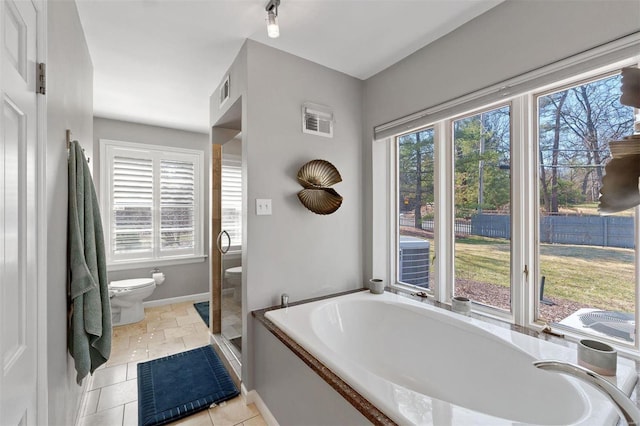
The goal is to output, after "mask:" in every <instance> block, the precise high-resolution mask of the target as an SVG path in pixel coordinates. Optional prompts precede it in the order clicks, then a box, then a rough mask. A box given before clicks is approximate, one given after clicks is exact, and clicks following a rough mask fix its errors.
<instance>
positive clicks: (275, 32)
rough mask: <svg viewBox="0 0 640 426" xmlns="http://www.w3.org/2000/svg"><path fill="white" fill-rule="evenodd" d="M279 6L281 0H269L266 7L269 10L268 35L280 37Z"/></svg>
mask: <svg viewBox="0 0 640 426" xmlns="http://www.w3.org/2000/svg"><path fill="white" fill-rule="evenodd" d="M278 6H280V0H269V3H267V6H266V7H265V8H264V9H265V10H266V11H267V35H268V36H269V37H270V38H278V37H280V26H278Z"/></svg>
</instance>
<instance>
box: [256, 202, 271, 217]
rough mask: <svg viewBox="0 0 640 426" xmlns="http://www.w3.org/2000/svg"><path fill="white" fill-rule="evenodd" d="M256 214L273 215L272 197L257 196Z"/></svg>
mask: <svg viewBox="0 0 640 426" xmlns="http://www.w3.org/2000/svg"><path fill="white" fill-rule="evenodd" d="M256 214H257V215H258V216H269V215H271V199H270V198H256Z"/></svg>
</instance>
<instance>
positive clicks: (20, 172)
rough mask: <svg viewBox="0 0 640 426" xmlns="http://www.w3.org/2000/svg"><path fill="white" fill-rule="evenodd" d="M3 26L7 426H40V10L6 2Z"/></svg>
mask: <svg viewBox="0 0 640 426" xmlns="http://www.w3.org/2000/svg"><path fill="white" fill-rule="evenodd" d="M0 22H1V24H2V25H1V26H0V28H2V31H0V40H1V42H0V49H1V50H0V64H1V72H0V77H1V80H0V83H1V85H0V103H1V107H2V114H1V115H0V129H2V130H1V131H0V139H1V142H2V145H1V148H0V165H1V171H0V200H1V202H2V209H0V321H1V323H0V362H1V366H2V368H1V370H0V371H1V372H2V375H1V376H0V424H3V425H19V424H35V423H36V383H37V380H36V378H37V377H36V370H37V355H36V354H37V330H36V321H37V309H36V307H37V293H36V290H37V285H38V284H37V280H38V270H37V267H38V265H37V255H36V254H37V247H36V242H37V221H36V208H37V203H36V200H37V198H36V197H37V189H38V188H37V187H36V173H37V170H36V167H37V152H36V147H37V123H38V116H37V95H36V93H35V81H36V25H37V10H36V8H35V6H34V5H33V4H32V2H31V1H28V0H19V1H14V0H4V1H2V2H0Z"/></svg>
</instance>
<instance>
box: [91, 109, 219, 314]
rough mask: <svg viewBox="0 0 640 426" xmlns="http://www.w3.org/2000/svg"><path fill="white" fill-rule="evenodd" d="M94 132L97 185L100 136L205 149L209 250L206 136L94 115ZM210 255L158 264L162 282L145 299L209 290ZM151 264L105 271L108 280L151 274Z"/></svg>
mask: <svg viewBox="0 0 640 426" xmlns="http://www.w3.org/2000/svg"><path fill="white" fill-rule="evenodd" d="M93 135H94V158H95V162H93V160H92V162H93V163H94V165H93V167H94V177H95V183H96V187H97V188H98V190H99V188H100V178H101V176H100V139H110V140H117V141H125V142H136V143H146V144H152V145H162V146H170V147H178V148H186V149H195V150H200V151H204V173H205V174H204V176H202V184H203V191H204V217H203V221H204V231H203V232H204V239H203V246H204V254H205V255H208V253H209V220H208V218H209V193H210V190H209V187H210V186H209V176H210V173H209V167H210V164H211V162H210V161H209V159H210V158H211V147H210V145H209V137H208V135H206V134H204V133H194V132H187V131H183V130H176V129H168V128H164V127H158V126H149V125H145V124H137V123H130V122H126V121H119V120H111V119H106V118H98V117H96V118H95V119H94V121H93ZM209 265H210V262H209V258H208V257H207V258H206V260H205V261H204V262H199V263H189V264H186V265H168V266H163V265H159V266H158V267H159V268H160V270H161V271H162V272H164V274H165V277H166V279H165V282H164V283H163V284H162V285H160V286H158V287H156V290H155V291H154V292H153V294H152V295H151V296H149V298H147V299H145V301H151V300H161V299H168V298H172V297H180V296H190V295H193V294H200V293H207V292H209V267H210V266H209ZM151 269H152V268H151V267H148V266H146V267H144V268H140V267H134V268H131V269H127V270H119V271H108V279H109V281H113V280H123V279H128V278H140V277H149V276H151Z"/></svg>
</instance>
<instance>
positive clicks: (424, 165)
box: [398, 129, 434, 229]
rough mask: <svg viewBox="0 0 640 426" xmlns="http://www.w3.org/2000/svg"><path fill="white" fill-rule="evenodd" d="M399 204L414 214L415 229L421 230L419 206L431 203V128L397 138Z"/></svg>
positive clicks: (432, 194) (420, 210)
mask: <svg viewBox="0 0 640 426" xmlns="http://www.w3.org/2000/svg"><path fill="white" fill-rule="evenodd" d="M398 147H399V150H398V152H399V156H398V157H399V158H398V168H399V185H400V188H399V189H400V191H399V192H400V194H399V195H400V200H399V201H400V205H401V206H405V208H406V209H407V210H408V209H411V210H413V211H414V216H415V227H416V228H419V229H421V228H422V207H423V206H424V205H426V204H427V203H433V198H434V193H433V148H434V147H433V129H426V130H421V131H419V132H416V133H411V134H408V135H404V136H401V137H400V138H398Z"/></svg>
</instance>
